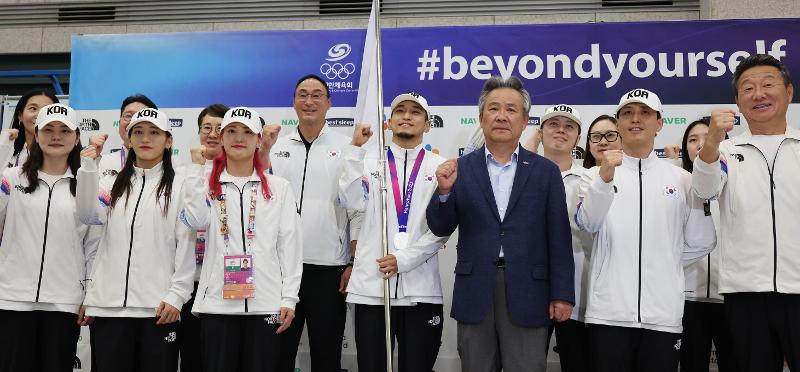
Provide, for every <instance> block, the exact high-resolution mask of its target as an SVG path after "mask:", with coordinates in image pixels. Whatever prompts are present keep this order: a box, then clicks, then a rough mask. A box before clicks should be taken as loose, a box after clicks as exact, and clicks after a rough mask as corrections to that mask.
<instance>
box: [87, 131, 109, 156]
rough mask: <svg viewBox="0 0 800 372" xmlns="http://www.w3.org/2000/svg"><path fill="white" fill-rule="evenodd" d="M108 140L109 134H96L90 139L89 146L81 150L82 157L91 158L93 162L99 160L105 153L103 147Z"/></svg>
mask: <svg viewBox="0 0 800 372" xmlns="http://www.w3.org/2000/svg"><path fill="white" fill-rule="evenodd" d="M107 139H108V134H96V135H94V136H91V137H89V146H86V147H85V148H84V149H83V150H81V157H84V158H89V159H92V160H95V159H97V158H98V157H99V156H100V154H101V153H102V152H103V145H104V144H105V143H106V140H107Z"/></svg>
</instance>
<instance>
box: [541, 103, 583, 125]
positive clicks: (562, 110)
mask: <svg viewBox="0 0 800 372" xmlns="http://www.w3.org/2000/svg"><path fill="white" fill-rule="evenodd" d="M556 116H563V117H565V118H568V119H570V120H572V121H574V122H575V123H577V124H578V126H580V125H581V113H580V112H578V110H577V109H576V108H574V107H572V106H570V105H564V104H561V105H555V106H550V107H548V108H546V109H545V110H544V115H542V118H541V119H540V121H539V122H540V123H542V124H544V122H545V121H547V119H550V118H554V117H556Z"/></svg>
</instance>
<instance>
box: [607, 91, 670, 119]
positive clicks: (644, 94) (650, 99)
mask: <svg viewBox="0 0 800 372" xmlns="http://www.w3.org/2000/svg"><path fill="white" fill-rule="evenodd" d="M633 102H639V103H643V104H645V105H646V106H647V107H649V108H651V109H653V110H655V111H658V112H660V113H662V114H663V113H664V109H663V108H662V107H661V99H659V98H658V95H657V94H655V93H653V92H651V91H649V90H647V89H641V88H640V89H634V90H632V91H630V92H628V93H625V94H623V95H622V98H620V99H619V105H617V113H619V110H621V109H622V107H623V106H625V105H627V104H629V103H633Z"/></svg>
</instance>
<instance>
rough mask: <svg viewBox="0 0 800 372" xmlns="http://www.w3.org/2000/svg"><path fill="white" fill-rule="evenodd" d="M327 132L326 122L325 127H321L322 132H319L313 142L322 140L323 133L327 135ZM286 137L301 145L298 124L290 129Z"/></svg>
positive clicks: (301, 140)
mask: <svg viewBox="0 0 800 372" xmlns="http://www.w3.org/2000/svg"><path fill="white" fill-rule="evenodd" d="M328 130H329V129H328V123H327V122H326V123H325V125H323V126H322V130H321V131H319V136H317V138H316V139H315V140H314V141H315V142H316V141H317V140H318V139H320V138H322V136H323V135H324V134H325V133H328ZM288 136H289V139H290V140H294V141H297V142H300V143H302V142H303V139H302V138H301V137H300V124H298V125H297V126H296V127H294V128H292V131H291V132H289V134H288Z"/></svg>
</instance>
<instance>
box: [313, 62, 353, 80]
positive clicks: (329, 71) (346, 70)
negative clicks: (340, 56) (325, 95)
mask: <svg viewBox="0 0 800 372" xmlns="http://www.w3.org/2000/svg"><path fill="white" fill-rule="evenodd" d="M319 72H320V73H321V74H323V75H325V77H326V78H328V79H329V80H333V79H336V78H338V79H347V78H348V77H350V75H352V74H353V73H354V72H356V65H354V64H352V63H350V62H348V63H345V64H342V63H339V62H337V63H334V64H330V63H323V64H322V65H321V66H319Z"/></svg>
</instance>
